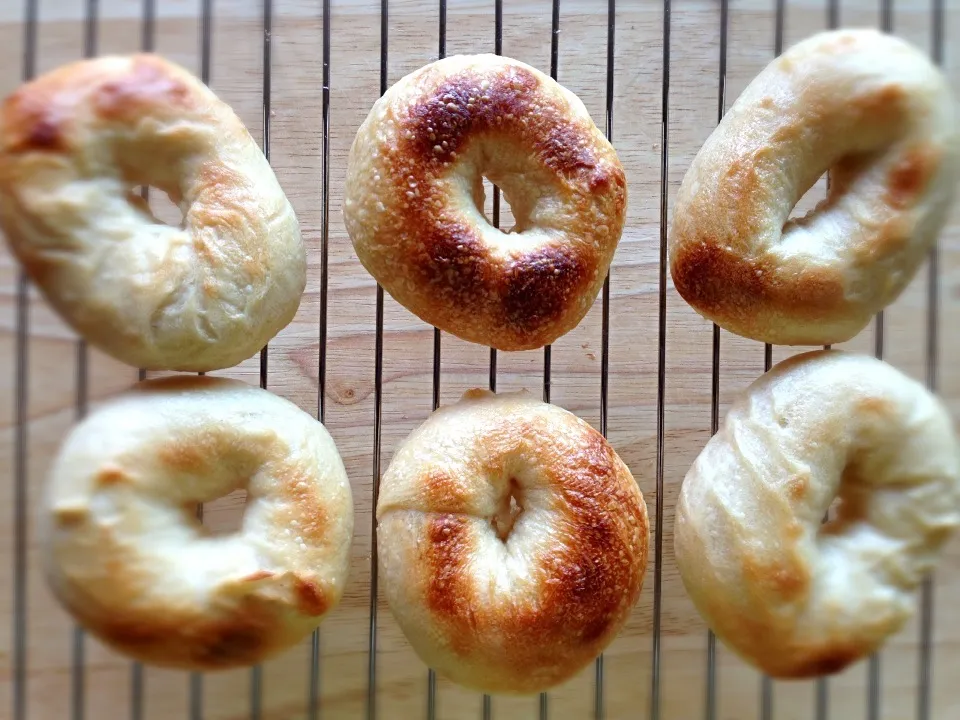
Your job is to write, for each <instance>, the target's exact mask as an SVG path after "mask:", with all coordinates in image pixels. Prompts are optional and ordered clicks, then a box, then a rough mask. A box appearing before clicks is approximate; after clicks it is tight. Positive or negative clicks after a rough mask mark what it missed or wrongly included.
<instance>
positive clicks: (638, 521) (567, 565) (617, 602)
mask: <svg viewBox="0 0 960 720" xmlns="http://www.w3.org/2000/svg"><path fill="white" fill-rule="evenodd" d="M495 432H496V434H497V435H498V436H499V438H487V439H486V440H485V441H484V443H483V444H484V445H485V446H487V447H491V446H493V447H496V446H497V445H498V444H499V445H500V446H501V447H502V448H504V449H507V448H510V447H511V446H514V447H515V446H516V442H517V441H516V440H515V439H517V438H519V439H520V440H519V442H521V443H529V442H532V441H534V442H535V440H534V438H536V439H538V440H539V441H540V442H543V443H544V445H543V447H542V448H541V449H540V450H538V451H537V453H536V454H537V455H538V457H540V458H541V462H542V463H543V465H542V467H541V471H542V472H545V473H547V474H548V475H549V476H550V479H551V482H552V483H553V484H555V486H556V488H557V493H558V498H557V508H558V510H557V517H556V520H555V523H556V537H557V545H556V547H554V548H553V549H551V550H550V551H548V552H546V553H545V554H543V555H541V556H539V557H536V558H531V563H532V564H531V568H530V571H531V573H532V574H533V575H534V576H535V577H536V587H537V589H536V594H535V595H534V596H530V595H526V596H522V597H519V598H511V599H509V600H503V599H501V601H497V602H495V603H494V604H492V605H491V603H490V600H489V598H488V597H486V596H481V595H478V590H479V589H478V588H477V586H476V585H475V581H474V579H473V577H472V576H471V573H470V570H469V569H468V568H469V565H470V563H471V560H472V557H473V555H474V553H475V552H476V546H475V544H474V538H473V534H472V533H473V532H474V530H473V529H472V528H471V525H470V523H469V522H468V519H467V518H466V517H465V516H462V515H456V514H450V513H442V514H438V515H436V516H434V519H433V520H432V521H430V523H429V525H428V531H427V538H426V540H427V541H428V542H427V543H426V548H427V549H426V554H425V555H424V556H423V558H422V562H424V563H425V564H426V568H425V574H426V575H427V577H428V584H427V589H426V596H425V602H426V605H427V607H428V608H429V610H430V612H431V614H432V615H433V617H434V618H435V620H436V621H437V622H438V623H439V624H440V625H441V626H442V627H443V633H444V637H445V638H446V640H447V642H449V644H450V647H451V648H452V650H453V652H454V653H456V654H457V655H460V656H462V657H470V658H471V660H472V661H476V660H478V659H481V661H482V662H484V663H489V664H490V665H495V666H498V668H499V671H498V673H499V674H501V675H502V676H503V677H510V678H514V679H513V680H511V682H512V683H515V685H516V686H525V684H526V683H527V682H529V683H531V687H532V685H534V684H536V685H538V687H540V685H539V683H543V682H544V678H545V677H546V678H548V680H547V684H551V685H552V684H555V683H557V682H561V681H562V680H564V679H566V678H568V677H570V676H572V675H573V674H574V673H576V672H577V671H578V670H579V669H580V668H582V667H583V665H584V664H586V663H587V662H589V660H590V659H592V658H593V657H594V656H596V654H597V653H599V652H600V651H601V650H602V648H603V647H604V646H605V645H606V644H607V643H608V642H609V641H610V640H611V639H612V637H613V636H614V635H615V634H616V633H617V632H618V631H619V629H620V627H621V626H622V625H623V623H624V621H625V620H626V617H627V616H628V615H629V612H630V610H631V609H632V607H633V606H634V604H635V603H636V601H637V598H638V597H639V593H640V588H641V585H642V579H643V575H644V572H645V569H646V562H647V536H648V526H647V515H646V509H645V506H644V505H643V501H642V497H641V496H640V493H639V490H637V488H636V485H635V482H634V480H633V478H632V476H630V474H629V471H628V470H627V469H626V467H625V466H624V465H623V463H622V462H621V461H620V459H619V458H618V457H617V455H616V453H615V452H614V451H613V449H612V448H611V447H610V445H609V444H608V443H607V442H606V440H605V439H604V438H603V436H602V435H600V434H599V433H598V432H596V431H595V430H593V429H592V428H590V427H589V426H587V425H586V424H585V423H584V424H582V425H580V426H579V427H577V428H576V429H575V430H571V429H570V428H567V429H566V432H570V433H571V435H572V437H570V438H569V442H568V443H562V444H561V445H559V446H556V447H555V446H553V443H552V442H551V438H550V435H549V433H550V432H551V431H550V429H549V428H548V427H545V426H544V424H543V423H541V422H538V421H530V422H527V421H520V420H518V421H516V422H510V423H507V424H505V426H503V427H501V428H498V429H497V430H496V431H495ZM512 439H514V440H512ZM503 462H504V458H503V457H502V456H501V457H500V458H499V459H497V458H494V459H492V460H491V463H492V464H493V465H498V464H499V465H500V466H501V468H500V469H501V471H502V464H503ZM435 477H436V476H435V475H433V474H431V475H430V476H429V478H428V479H427V484H428V485H427V488H426V489H427V492H428V493H431V494H432V492H433V491H434V490H435V488H434V485H433V480H434V479H435ZM439 492H440V494H441V495H444V494H446V492H447V491H446V489H440V490H439ZM492 637H495V638H499V639H500V640H502V643H503V646H504V647H507V648H509V652H508V653H504V654H502V655H500V654H499V649H500V645H497V644H495V643H493V644H492V643H491V640H490V639H491V638H492ZM533 670H535V673H534V678H535V679H533V680H529V681H524V680H523V679H522V678H523V677H526V676H528V675H530V673H531V671H533ZM491 689H495V688H491ZM517 689H518V688H517V687H512V688H509V690H512V691H516V690H517Z"/></svg>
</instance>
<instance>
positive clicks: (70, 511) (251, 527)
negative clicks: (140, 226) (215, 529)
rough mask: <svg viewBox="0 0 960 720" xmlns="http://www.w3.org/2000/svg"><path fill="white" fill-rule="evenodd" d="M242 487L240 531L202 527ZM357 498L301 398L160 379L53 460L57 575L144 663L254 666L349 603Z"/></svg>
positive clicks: (81, 614)
mask: <svg viewBox="0 0 960 720" xmlns="http://www.w3.org/2000/svg"><path fill="white" fill-rule="evenodd" d="M281 428H282V431H281ZM241 487H242V488H245V489H246V491H247V504H246V508H245V512H244V515H243V524H242V527H241V529H240V530H238V531H236V532H233V533H229V534H226V535H222V534H221V535H213V534H211V532H210V530H209V529H208V528H206V527H204V526H203V525H201V524H200V523H199V522H198V521H197V520H196V518H195V515H194V510H195V507H196V504H197V503H201V502H209V501H211V500H214V499H216V498H218V497H221V496H223V495H226V494H227V493H229V492H230V491H232V490H235V489H237V488H241ZM352 502H353V501H352V497H351V492H350V484H349V482H348V481H347V475H346V472H345V470H344V467H343V463H342V462H341V460H340V455H339V454H338V453H337V448H336V446H335V445H334V443H333V440H332V439H331V437H330V435H329V434H328V433H327V431H326V430H325V429H324V427H323V426H322V425H321V424H320V423H319V422H317V421H316V420H315V419H314V418H313V417H312V416H310V415H308V414H307V413H305V412H303V411H302V410H300V409H299V408H297V407H296V406H295V405H293V404H292V403H290V402H288V401H286V400H283V399H281V398H279V397H277V396H275V395H273V394H271V393H269V392H267V391H265V390H261V389H259V388H256V387H253V386H249V385H245V384H243V383H240V382H237V381H233V380H226V379H221V378H212V377H191V376H184V377H174V378H167V379H162V380H150V381H147V382H143V383H140V384H139V385H138V386H136V387H135V388H134V389H133V390H132V391H130V392H128V393H126V394H124V395H121V396H120V397H118V398H116V399H113V400H111V401H109V402H108V403H106V404H105V405H103V406H101V407H100V408H99V409H97V410H96V411H95V412H93V413H92V414H91V415H89V416H88V417H87V418H86V419H85V420H84V421H83V422H81V423H80V424H79V425H78V426H77V427H76V428H75V429H74V430H73V431H72V432H71V433H70V435H69V436H68V437H67V439H66V441H65V443H64V445H63V447H62V448H61V450H60V452H59V454H58V456H57V458H56V460H55V461H54V464H53V468H52V471H51V475H50V480H49V485H48V489H47V493H46V498H45V504H44V507H43V514H42V518H43V522H44V524H45V528H44V537H45V540H44V551H43V557H44V565H45V568H46V575H47V578H48V580H49V583H50V586H51V588H52V590H53V592H54V595H55V596H56V597H57V598H58V599H59V601H60V602H61V603H62V604H63V605H64V606H65V607H66V609H67V610H68V611H69V612H70V613H71V614H72V615H73V616H74V618H75V619H76V620H77V621H78V622H79V623H80V624H81V625H82V626H83V627H85V628H86V629H87V630H88V631H90V632H91V633H93V634H94V635H95V636H96V637H97V638H99V639H100V640H101V641H103V642H104V643H105V644H107V645H108V646H110V647H112V648H114V649H115V650H118V651H121V652H123V653H125V654H127V655H129V656H131V657H133V658H135V659H138V660H141V661H143V662H147V663H151V664H154V665H160V666H168V667H176V668H182V669H188V670H221V669H226V668H232V667H239V666H244V665H252V664H255V663H259V662H262V661H263V660H265V659H267V658H268V657H270V656H272V655H274V654H276V653H278V652H280V651H281V650H284V649H286V648H289V647H290V646H292V645H294V644H295V643H297V642H299V641H300V640H302V639H303V638H304V637H305V636H306V635H308V634H309V633H310V632H311V631H312V630H313V629H314V628H315V627H316V626H317V625H319V624H320V621H321V620H322V618H323V617H324V616H325V615H326V614H327V613H328V612H330V610H331V609H332V608H334V607H335V606H336V605H337V603H338V602H339V600H340V597H341V595H342V593H343V588H344V584H345V582H346V579H347V570H348V565H349V554H350V543H351V540H352V533H353V505H352Z"/></svg>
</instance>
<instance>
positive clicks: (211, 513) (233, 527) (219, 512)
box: [184, 488, 247, 537]
mask: <svg viewBox="0 0 960 720" xmlns="http://www.w3.org/2000/svg"><path fill="white" fill-rule="evenodd" d="M246 505H247V491H246V490H244V489H243V488H239V489H237V490H234V491H233V492H231V493H229V494H228V495H224V496H223V497H220V498H217V499H216V500H211V501H210V502H208V503H204V504H203V522H202V523H201V521H200V519H199V516H198V514H197V507H198V506H197V505H189V506H187V507H185V508H184V510H185V512H187V513H188V514H189V515H190V516H192V517H194V518H196V522H197V528H198V530H199V532H200V533H201V534H202V535H203V536H204V537H225V536H227V535H235V534H237V533H239V532H240V530H241V529H242V528H243V513H244V510H245V509H246Z"/></svg>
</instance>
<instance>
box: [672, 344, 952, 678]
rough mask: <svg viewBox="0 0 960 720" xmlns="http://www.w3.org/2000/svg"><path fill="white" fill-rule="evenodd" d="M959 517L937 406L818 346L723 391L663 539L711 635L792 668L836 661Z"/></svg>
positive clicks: (751, 656) (901, 598)
mask: <svg viewBox="0 0 960 720" xmlns="http://www.w3.org/2000/svg"><path fill="white" fill-rule="evenodd" d="M838 495H839V497H840V499H841V504H840V507H839V509H838V511H837V513H836V516H835V518H832V519H831V520H830V522H829V523H828V524H826V525H825V526H823V527H821V520H822V518H823V515H824V512H825V511H826V509H827V508H828V507H829V506H830V503H831V501H832V500H833V499H834V498H835V497H836V496H838ZM958 524H960V450H958V447H957V441H956V438H955V436H954V431H953V425H952V422H951V419H950V416H949V415H948V414H947V411H946V409H945V408H944V407H943V406H942V405H941V404H940V402H939V401H938V400H937V399H936V398H935V397H934V396H933V395H931V394H930V393H929V392H928V391H927V390H926V389H925V388H924V387H923V386H922V385H920V384H919V383H917V382H915V381H914V380H911V379H909V378H907V377H906V376H905V375H903V374H901V373H900V372H899V371H897V370H895V369H894V368H892V367H891V366H889V365H887V364H885V363H882V362H880V361H879V360H875V359H874V358H871V357H866V356H858V355H849V354H846V353H841V352H836V351H818V352H813V353H806V354H803V355H799V356H797V357H794V358H791V359H789V360H786V361H784V362H782V363H780V364H779V365H777V366H776V367H774V368H773V369H772V370H771V371H770V372H768V373H766V374H765V375H763V376H762V377H760V378H759V379H758V380H757V381H756V382H754V383H753V384H752V385H751V386H750V387H749V388H748V389H747V391H746V392H745V393H744V394H743V396H742V397H740V398H739V399H738V400H737V401H736V402H734V404H733V406H732V407H731V409H730V412H729V414H728V415H727V417H726V419H725V421H724V424H723V427H722V428H721V430H720V431H719V432H718V433H717V434H716V435H715V436H714V437H713V438H712V439H711V440H710V441H709V442H708V443H707V446H706V448H704V450H703V452H702V453H701V454H700V456H699V457H698V458H697V460H696V462H695V463H694V465H693V467H692V468H691V469H690V471H689V472H688V473H687V476H686V478H685V479H684V481H683V486H682V488H681V491H680V501H679V505H678V507H677V518H676V524H675V535H674V538H675V540H674V541H675V550H676V559H677V565H678V567H679V568H680V576H681V578H682V579H683V583H684V585H685V587H686V589H687V591H688V592H689V594H690V596H691V598H692V599H693V601H694V604H695V605H696V607H697V609H698V610H699V611H700V613H701V614H702V615H703V617H704V618H705V619H706V621H707V623H708V624H709V625H710V627H711V628H713V630H714V631H715V632H716V633H717V635H718V636H719V637H720V638H721V639H722V640H723V641H724V642H725V643H726V644H727V645H729V646H730V647H731V648H733V649H734V650H735V651H736V652H738V653H739V654H740V655H741V656H742V657H743V658H745V659H746V660H748V661H749V662H751V663H753V664H755V665H756V666H757V667H759V668H761V669H762V670H763V671H765V672H767V673H769V674H770V675H773V676H775V677H780V678H801V677H810V676H814V675H819V674H827V673H833V672H837V671H839V670H841V669H843V668H844V667H846V666H847V665H849V664H850V663H852V662H854V661H856V660H858V659H860V658H861V657H863V656H865V655H867V654H869V653H871V652H872V651H874V650H876V649H877V648H878V647H879V646H880V645H881V644H882V643H883V641H884V639H885V638H887V637H888V636H889V635H890V634H891V633H893V632H895V631H896V630H897V629H898V628H900V627H901V626H902V625H903V623H904V621H905V620H906V619H907V618H908V617H909V616H910V615H911V613H912V612H913V610H914V606H915V598H914V595H915V593H914V590H915V589H916V587H917V585H918V584H919V583H920V582H921V580H922V579H923V577H924V576H925V575H926V574H927V573H928V572H930V571H931V570H932V569H933V567H934V566H935V564H936V561H937V557H938V554H939V551H940V548H941V546H942V545H943V543H944V541H945V540H946V539H947V538H948V536H949V535H950V534H951V533H952V532H953V531H954V530H955V529H956V527H957V525H958Z"/></svg>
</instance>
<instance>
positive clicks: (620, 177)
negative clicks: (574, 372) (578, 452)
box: [344, 55, 627, 350]
mask: <svg viewBox="0 0 960 720" xmlns="http://www.w3.org/2000/svg"><path fill="white" fill-rule="evenodd" d="M484 177H487V178H488V179H489V180H490V181H491V182H493V183H495V184H496V185H497V186H498V187H499V188H500V189H501V190H502V191H503V196H504V199H505V200H506V201H507V202H508V203H509V204H510V207H511V209H512V210H513V215H514V217H515V218H516V225H515V226H514V228H513V229H512V230H510V231H509V232H507V233H504V232H501V231H500V230H498V229H496V228H494V227H493V226H492V225H490V223H489V222H487V219H486V218H485V216H484V214H483V209H482V208H483V201H484V190H483V178H484ZM626 200H627V191H626V180H625V176H624V172H623V168H622V167H621V165H620V161H619V159H618V158H617V154H616V152H615V151H614V149H613V147H612V146H611V145H610V143H609V142H607V140H606V138H604V136H603V134H602V133H601V132H600V131H599V130H598V129H597V127H596V125H594V123H593V120H591V119H590V115H589V114H588V113H587V110H586V108H585V107H584V106H583V103H582V102H580V100H579V99H578V98H577V97H576V96H575V95H574V94H573V93H571V92H570V91H568V90H566V89H565V88H563V87H562V86H560V85H559V84H557V82H556V81H554V80H552V79H550V78H549V77H547V76H546V75H544V74H543V73H541V72H539V71H537V70H535V69H534V68H532V67H530V66H529V65H525V64H524V63H521V62H518V61H516V60H511V59H509V58H505V57H500V56H497V55H467V56H455V57H449V58H446V59H444V60H439V61H437V62H434V63H430V64H429V65H427V66H425V67H423V68H421V69H419V70H417V71H416V72H413V73H411V74H410V75H407V76H406V77H404V78H403V79H402V80H400V81H399V82H398V83H397V84H396V85H394V86H393V87H391V88H390V89H389V90H388V91H387V92H386V93H385V94H384V95H383V96H382V97H381V98H380V100H378V101H377V103H376V104H375V105H374V106H373V108H372V109H371V111H370V113H369V115H368V116H367V118H366V119H365V120H364V122H363V124H362V125H361V126H360V129H359V130H358V131H357V136H356V138H355V140H354V142H353V146H352V147H351V149H350V155H349V160H348V166H347V185H346V195H345V204H344V220H345V221H346V226H347V231H348V232H349V234H350V237H351V239H352V240H353V245H354V248H355V249H356V253H357V256H358V257H359V259H360V262H361V263H362V264H363V266H364V267H365V268H366V269H367V270H368V271H369V272H370V274H371V275H373V277H374V278H376V280H377V281H378V282H379V283H380V284H381V285H382V286H383V288H384V289H385V290H386V291H387V292H388V293H389V294H390V295H391V296H392V297H393V298H394V299H395V300H396V301H397V302H399V303H400V304H401V305H403V306H404V307H406V308H407V309H408V310H410V311H411V312H412V313H414V314H415V315H417V316H418V317H419V318H420V319H422V320H424V321H425V322H427V323H430V324H431V325H435V326H436V327H438V328H440V329H441V330H444V331H446V332H449V333H452V334H453V335H456V336H458V337H460V338H462V339H464V340H468V341H471V342H475V343H480V344H483V345H489V346H491V347H494V348H497V349H499V350H529V349H532V348H538V347H541V346H543V345H546V344H549V343H551V342H553V341H554V340H556V339H557V338H558V337H560V336H561V335H563V334H564V333H566V332H568V331H570V330H571V329H573V328H574V327H576V325H577V324H578V323H579V322H580V320H582V319H583V317H584V315H586V313H587V311H588V310H589V309H590V306H591V305H592V304H593V301H594V300H595V298H596V296H597V293H598V292H599V291H600V289H601V287H602V285H603V281H604V278H605V277H606V274H607V270H608V269H609V267H610V262H611V260H612V259H613V255H614V251H615V250H616V247H617V243H618V242H619V240H620V233H621V232H622V230H623V224H624V218H625V214H626Z"/></svg>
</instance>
